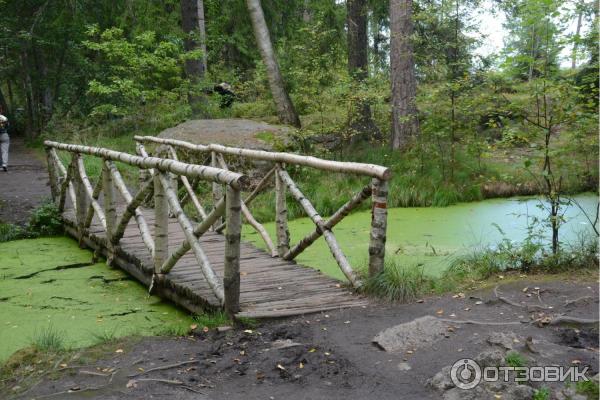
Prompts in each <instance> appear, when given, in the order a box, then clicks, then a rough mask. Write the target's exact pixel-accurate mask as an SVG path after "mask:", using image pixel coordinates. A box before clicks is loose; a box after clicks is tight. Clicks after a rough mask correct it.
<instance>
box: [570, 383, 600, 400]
mask: <svg viewBox="0 0 600 400" xmlns="http://www.w3.org/2000/svg"><path fill="white" fill-rule="evenodd" d="M575 389H576V390H577V393H579V394H582V395H584V396H587V398H588V399H590V400H595V399H598V398H600V387H599V385H598V382H596V381H594V380H589V381H581V382H577V385H576V386H575Z"/></svg>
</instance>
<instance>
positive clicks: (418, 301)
mask: <svg viewBox="0 0 600 400" xmlns="http://www.w3.org/2000/svg"><path fill="white" fill-rule="evenodd" d="M423 302H425V300H422V299H419V300H417V303H423Z"/></svg>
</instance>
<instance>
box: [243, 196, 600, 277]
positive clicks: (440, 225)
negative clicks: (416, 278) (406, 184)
mask: <svg viewBox="0 0 600 400" xmlns="http://www.w3.org/2000/svg"><path fill="white" fill-rule="evenodd" d="M576 199H577V201H578V202H579V204H580V205H581V206H582V207H583V208H584V209H586V210H588V212H589V215H591V216H592V218H593V216H594V215H595V207H596V204H597V201H598V197H597V196H596V195H591V194H581V195H577V196H576ZM539 205H540V201H539V200H538V199H537V198H531V197H530V198H510V199H493V200H485V201H479V202H473V203H461V204H457V205H454V206H449V207H411V208H391V209H389V210H388V229H387V242H386V257H392V258H394V259H395V261H396V262H397V263H398V264H399V265H407V266H408V265H419V266H422V267H423V271H424V273H425V274H428V275H430V276H440V275H441V274H442V273H443V272H444V271H445V270H446V269H447V268H448V267H449V266H450V264H451V263H452V261H453V260H454V259H455V257H456V256H459V255H461V254H465V253H467V252H472V251H473V250H476V249H481V248H483V247H489V246H494V245H497V244H498V243H500V242H501V241H502V239H503V238H505V237H506V238H508V239H510V240H512V241H515V242H521V241H523V240H524V239H525V237H526V235H527V223H528V222H527V221H528V220H529V221H531V220H532V217H537V218H539V219H540V220H544V217H545V215H544V211H543V210H541V209H540V207H539ZM527 217H529V219H528V218H527ZM564 217H565V219H566V223H565V224H564V225H563V226H562V227H561V231H560V235H561V236H560V237H561V241H562V242H565V243H569V242H576V241H577V240H578V238H579V235H581V234H583V235H591V227H590V225H589V222H588V221H587V219H586V218H585V216H584V215H583V213H582V212H581V211H580V210H579V209H578V208H577V207H575V206H571V207H570V208H569V209H568V210H567V212H566V214H565V216H564ZM370 227H371V214H370V212H369V211H361V212H356V213H353V214H350V215H348V216H347V217H346V218H344V219H343V220H342V222H340V223H339V224H338V225H337V226H336V227H335V228H333V233H334V234H335V237H336V239H337V241H338V242H339V244H340V247H341V248H342V251H343V252H344V254H345V255H346V257H347V258H348V261H349V262H350V264H351V265H352V266H354V267H358V266H365V265H366V264H367V262H368V256H369V232H370ZM497 227H500V228H501V230H502V232H504V236H503V235H502V233H501V232H500V231H499V230H498V228H497ZM265 228H266V229H267V231H268V232H269V234H270V235H271V237H272V238H275V224H274V223H267V224H265ZM539 228H541V229H543V228H544V227H543V226H539ZM289 230H290V234H291V240H290V242H291V243H292V245H293V244H295V243H297V242H298V241H299V240H301V239H302V238H303V237H304V236H306V235H308V234H309V233H311V232H313V231H314V230H315V225H314V224H313V223H312V221H311V220H310V219H309V218H299V219H295V220H293V221H290V222H289ZM545 234H546V235H547V236H549V230H548V228H547V227H546V232H545ZM243 237H244V239H245V240H248V241H251V242H252V243H254V244H255V245H257V246H258V247H261V248H263V249H264V248H265V246H264V243H263V241H262V239H261V237H260V236H259V235H258V234H257V233H256V232H255V231H254V230H253V229H252V228H251V227H249V226H248V225H244V228H243ZM590 237H591V236H590ZM296 261H297V262H298V263H300V264H303V265H306V266H308V267H312V268H315V269H318V270H320V271H322V272H323V273H324V274H326V275H329V276H331V277H333V278H336V279H339V280H346V279H345V277H344V275H343V273H342V272H341V271H340V268H339V267H338V265H337V263H336V261H335V260H334V258H333V256H332V255H331V252H330V251H329V248H328V247H327V243H326V242H325V240H324V239H323V238H322V237H321V238H319V239H318V240H317V241H316V242H315V243H313V244H312V245H311V246H310V247H309V248H308V249H306V250H305V251H304V252H303V253H301V254H300V255H299V256H298V257H297V258H296Z"/></svg>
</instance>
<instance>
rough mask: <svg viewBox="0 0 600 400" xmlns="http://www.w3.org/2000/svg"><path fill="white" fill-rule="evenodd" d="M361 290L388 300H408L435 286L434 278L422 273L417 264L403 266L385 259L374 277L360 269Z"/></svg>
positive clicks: (403, 301) (364, 269)
mask: <svg viewBox="0 0 600 400" xmlns="http://www.w3.org/2000/svg"><path fill="white" fill-rule="evenodd" d="M361 274H362V275H363V278H364V285H363V287H362V291H363V292H364V293H366V294H368V295H371V296H376V297H380V298H382V299H385V300H388V301H397V302H402V303H406V302H410V301H412V300H414V299H416V298H417V297H419V296H421V295H422V294H424V293H426V292H430V291H431V290H432V289H433V288H434V287H435V280H434V279H433V278H431V277H429V276H427V275H425V274H424V273H423V268H422V267H419V266H404V265H401V264H399V263H398V262H397V261H396V260H393V259H392V260H386V262H385V266H384V269H383V271H382V272H381V273H379V274H378V275H376V276H374V277H368V276H366V275H367V272H366V268H363V269H362V273H361Z"/></svg>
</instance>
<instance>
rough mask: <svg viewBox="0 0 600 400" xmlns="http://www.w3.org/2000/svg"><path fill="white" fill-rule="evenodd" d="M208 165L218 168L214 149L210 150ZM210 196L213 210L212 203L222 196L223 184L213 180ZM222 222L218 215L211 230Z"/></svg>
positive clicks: (215, 228)
mask: <svg viewBox="0 0 600 400" xmlns="http://www.w3.org/2000/svg"><path fill="white" fill-rule="evenodd" d="M210 166H211V167H214V168H219V159H218V157H217V153H216V152H214V151H211V152H210ZM212 196H213V210H214V205H215V204H217V203H218V202H219V200H221V199H222V198H223V186H221V184H220V183H217V182H213V184H212ZM222 223H223V218H222V217H219V218H218V219H217V221H215V224H214V225H213V230H217V228H218V227H219V226H221V224H222Z"/></svg>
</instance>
